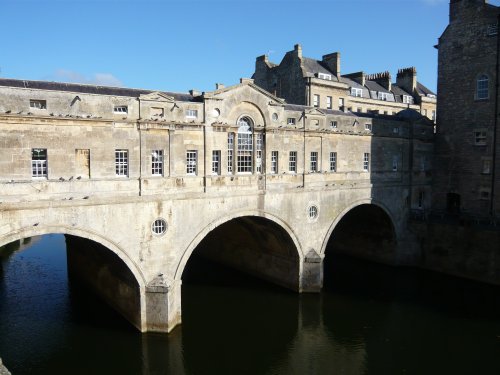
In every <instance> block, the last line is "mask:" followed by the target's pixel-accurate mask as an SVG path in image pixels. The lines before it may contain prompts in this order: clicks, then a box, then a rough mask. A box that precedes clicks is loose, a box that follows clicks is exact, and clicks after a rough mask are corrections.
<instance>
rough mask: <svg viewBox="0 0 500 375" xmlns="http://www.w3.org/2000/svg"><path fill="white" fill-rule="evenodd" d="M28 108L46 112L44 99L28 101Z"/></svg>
mask: <svg viewBox="0 0 500 375" xmlns="http://www.w3.org/2000/svg"><path fill="white" fill-rule="evenodd" d="M30 108H31V109H38V110H42V111H44V110H47V100H45V99H30Z"/></svg>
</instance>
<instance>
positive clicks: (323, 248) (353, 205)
mask: <svg viewBox="0 0 500 375" xmlns="http://www.w3.org/2000/svg"><path fill="white" fill-rule="evenodd" d="M363 204H368V205H372V206H376V207H378V208H380V209H381V210H382V211H384V212H385V214H386V215H387V216H388V217H389V219H390V222H391V225H392V230H393V233H394V237H395V239H396V240H397V231H396V227H395V226H394V223H395V220H394V217H393V216H392V213H391V211H390V210H389V209H388V208H387V207H386V206H385V205H384V204H383V203H381V202H378V201H374V200H372V199H362V200H358V201H355V202H352V203H351V204H350V205H349V206H347V207H346V208H344V209H343V210H342V211H341V212H340V214H338V215H337V217H336V218H335V220H334V221H333V223H332V225H330V228H328V232H327V233H326V236H325V238H324V239H323V244H322V245H321V254H325V251H326V247H327V245H328V241H329V240H330V237H331V235H332V233H333V231H334V230H335V228H336V227H337V224H338V223H339V222H340V221H341V220H342V218H343V217H344V216H345V215H347V214H348V213H349V212H350V211H351V210H353V209H354V208H356V207H359V206H361V205H363Z"/></svg>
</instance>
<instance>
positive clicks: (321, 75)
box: [318, 73, 332, 81]
mask: <svg viewBox="0 0 500 375" xmlns="http://www.w3.org/2000/svg"><path fill="white" fill-rule="evenodd" d="M318 78H321V79H327V80H329V81H331V80H332V76H331V75H330V74H325V73H318Z"/></svg>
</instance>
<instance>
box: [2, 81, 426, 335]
mask: <svg viewBox="0 0 500 375" xmlns="http://www.w3.org/2000/svg"><path fill="white" fill-rule="evenodd" d="M0 81H1V80H0ZM6 81H9V82H6ZM23 82H24V83H23V85H20V84H18V81H14V80H5V81H2V82H0V135H1V138H0V144H1V147H0V246H3V245H5V244H8V243H10V242H13V241H17V240H20V239H22V238H27V237H32V236H38V235H44V234H49V233H63V234H65V235H67V236H66V239H67V242H68V243H69V242H71V243H76V244H78V245H79V246H75V247H74V250H71V251H68V270H69V272H70V276H72V277H76V278H78V279H80V280H82V281H84V282H86V283H87V284H89V285H90V286H92V287H93V288H94V289H95V290H96V291H97V292H98V293H99V294H100V295H101V296H102V297H103V298H104V299H105V300H107V301H108V302H109V303H110V304H111V305H112V306H114V307H115V308H116V309H117V310H118V311H119V312H120V313H121V314H122V315H124V316H125V317H126V318H127V319H128V320H129V321H130V322H131V323H132V324H134V325H135V326H136V327H137V328H138V329H140V330H141V331H142V332H146V331H157V332H169V331H170V330H172V329H173V328H174V327H175V326H176V325H178V324H179V323H180V322H181V286H182V280H183V272H184V270H185V268H186V265H187V264H188V262H189V260H190V258H191V256H192V254H193V253H199V254H203V255H204V256H206V257H208V258H210V259H213V260H215V261H218V262H222V263H224V264H226V265H229V266H231V267H234V268H236V269H239V270H241V271H243V272H246V273H250V274H252V275H255V276H257V277H260V278H263V279H266V280H268V281H270V282H272V283H276V284H279V285H281V286H283V287H286V288H289V289H292V290H294V291H297V292H318V291H320V289H321V287H322V282H323V261H324V258H325V255H326V254H327V253H328V251H327V249H328V248H329V247H330V246H332V244H334V245H335V247H336V249H337V251H341V252H347V253H349V254H352V255H355V256H360V257H363V258H367V259H371V260H374V261H379V262H384V263H388V264H395V265H397V264H413V263H415V261H416V259H418V257H419V254H418V252H417V251H416V250H415V249H416V248H417V247H416V246H415V244H414V242H413V237H412V236H411V234H410V232H409V231H408V230H407V227H406V225H407V219H408V217H409V213H410V211H411V210H412V209H419V210H422V211H424V210H425V208H426V206H427V205H428V201H427V199H428V198H429V197H430V194H429V189H430V180H429V179H430V172H429V171H430V161H431V158H430V155H431V153H432V139H433V130H432V123H430V122H429V121H428V120H427V119H425V118H422V117H421V116H419V115H418V114H416V113H414V112H413V111H410V110H408V111H404V113H400V114H399V115H398V116H375V115H367V114H353V113H343V112H339V111H320V110H318V109H316V108H311V107H302V106H291V105H288V104H286V103H285V102H284V101H282V100H281V99H279V98H276V97H273V96H272V95H271V94H269V93H267V92H265V91H263V90H262V89H260V88H258V87H256V86H255V85H253V83H252V82H251V80H242V81H241V83H240V84H238V85H235V86H232V87H228V88H219V89H218V90H216V91H214V92H210V93H195V92H191V93H190V95H187V94H183V95H180V94H172V93H163V92H146V91H143V90H132V89H121V91H120V90H119V89H114V88H99V87H98V88H97V89H95V88H94V91H91V90H90V89H89V87H90V86H84V85H70V84H60V85H59V86H57V85H56V86H54V85H55V84H54V83H50V84H51V85H52V86H50V85H49V83H46V85H45V86H44V85H43V84H44V83H43V82H42V83H40V82H38V83H36V82H28V81H23ZM26 82H28V83H26ZM98 89H99V90H101V91H99V90H98ZM113 90H115V91H113ZM73 106H79V108H76V109H75V108H73ZM290 119H294V121H292V120H290ZM88 240H90V241H88Z"/></svg>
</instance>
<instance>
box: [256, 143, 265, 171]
mask: <svg viewBox="0 0 500 375" xmlns="http://www.w3.org/2000/svg"><path fill="white" fill-rule="evenodd" d="M263 150H264V134H262V133H257V134H256V135H255V171H256V172H257V173H262V151H263Z"/></svg>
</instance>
